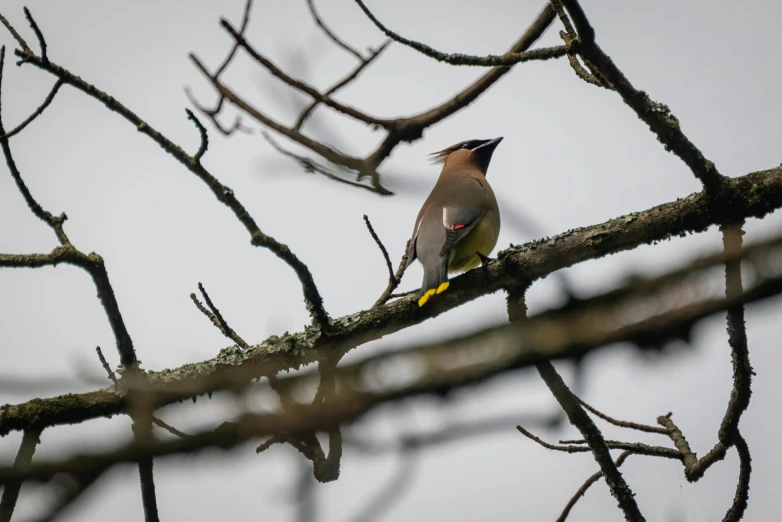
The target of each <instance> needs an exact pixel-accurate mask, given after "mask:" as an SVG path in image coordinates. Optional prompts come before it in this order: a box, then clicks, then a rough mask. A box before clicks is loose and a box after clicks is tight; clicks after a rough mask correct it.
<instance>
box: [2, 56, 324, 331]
mask: <svg viewBox="0 0 782 522" xmlns="http://www.w3.org/2000/svg"><path fill="white" fill-rule="evenodd" d="M15 52H16V54H17V56H20V57H21V58H23V59H24V60H25V61H26V62H27V63H31V64H33V65H35V66H36V67H38V68H39V69H42V70H44V71H46V72H48V73H50V74H52V75H54V76H56V77H57V78H59V79H61V80H62V81H63V82H64V83H67V84H69V85H72V86H73V87H75V88H77V89H78V90H80V91H82V92H84V93H85V94H87V95H88V96H90V97H92V98H94V99H96V100H98V101H100V102H101V103H103V104H104V105H105V106H106V108H108V109H109V110H111V111H112V112H116V113H118V114H119V115H120V116H122V117H123V118H124V119H126V120H127V121H129V122H130V123H132V124H133V125H135V126H136V128H137V129H138V131H139V132H141V133H142V134H146V135H147V136H149V137H150V138H151V139H152V140H153V141H155V142H156V143H157V144H158V145H160V147H161V148H162V149H163V150H165V151H166V152H168V153H169V154H171V155H172V156H174V158H176V159H177V160H178V161H179V162H180V163H182V164H183V165H184V166H185V167H186V168H187V169H188V170H189V171H190V172H192V173H193V174H195V175H196V176H198V178H200V179H201V180H202V181H203V182H204V183H206V185H207V186H208V187H209V188H210V189H211V190H212V193H213V194H214V195H215V197H217V199H218V200H219V201H220V202H221V203H223V204H224V205H225V206H227V207H228V208H230V209H231V210H232V211H233V213H234V215H235V216H236V218H237V219H238V220H239V221H240V222H241V223H242V225H244V227H245V229H247V231H248V232H249V233H250V236H251V240H250V243H251V244H252V245H254V246H260V247H264V248H267V249H268V250H270V251H272V253H274V254H275V255H276V256H277V257H279V258H280V259H282V260H283V261H285V262H286V263H287V264H288V266H290V267H291V268H292V269H293V270H294V271H295V272H296V275H297V276H298V278H299V281H300V282H301V285H302V291H303V293H304V301H305V306H306V307H307V310H308V311H309V312H310V315H311V316H312V319H313V323H314V324H317V325H318V326H319V327H320V329H321V331H322V332H323V333H326V332H327V331H328V326H329V323H328V314H327V313H326V310H325V309H324V308H323V299H322V298H321V296H320V293H319V292H318V289H317V287H316V286H315V282H314V281H313V279H312V274H311V273H310V271H309V268H307V266H306V265H305V264H304V263H303V262H302V261H301V260H300V259H299V258H298V257H297V256H296V255H295V254H294V253H293V252H291V250H290V249H289V248H288V246H287V245H285V244H283V243H280V242H278V241H277V240H275V239H274V238H273V237H271V236H268V235H266V234H264V233H263V232H262V231H261V230H260V228H259V227H258V225H257V224H256V222H255V220H254V219H253V218H252V216H250V213H249V212H248V211H247V209H245V208H244V206H243V205H242V204H241V203H240V202H239V200H238V199H237V198H236V196H235V195H234V192H233V191H232V190H231V189H230V188H228V187H226V186H225V185H223V184H222V183H220V182H219V181H218V180H217V178H215V177H214V176H213V175H212V174H211V173H209V171H207V170H206V169H205V168H204V166H203V165H201V163H200V161H197V160H196V157H195V156H191V155H189V154H187V153H186V152H185V151H184V150H183V149H182V148H181V147H180V146H179V145H177V144H175V143H174V142H172V141H171V140H169V139H168V138H166V137H165V136H164V135H162V134H161V133H160V132H158V131H157V130H155V129H154V128H153V127H151V126H150V125H149V124H148V123H147V122H145V121H144V120H142V119H141V118H140V117H139V116H137V115H136V114H135V113H134V112H133V111H131V110H130V109H128V108H127V107H125V106H124V105H123V104H121V103H120V102H119V101H117V100H116V99H115V98H113V97H112V96H109V95H108V94H107V93H105V92H103V91H101V90H99V89H97V88H96V87H95V86H94V85H92V84H89V83H87V82H86V81H84V80H83V79H81V78H80V77H78V76H76V75H74V74H73V73H71V72H70V71H68V70H66V69H64V68H62V67H60V66H59V65H57V64H55V63H53V62H51V61H48V60H46V61H45V60H43V59H42V58H41V57H39V56H36V55H35V54H34V53H33V52H32V51H31V50H30V49H29V48H28V49H26V50H22V51H19V50H17V51H15ZM199 131H200V129H199ZM0 134H4V131H2V132H0ZM3 143H7V140H6V141H4V142H3ZM202 146H203V143H202ZM36 215H38V214H36ZM39 217H40V216H39ZM42 219H44V218H42Z"/></svg>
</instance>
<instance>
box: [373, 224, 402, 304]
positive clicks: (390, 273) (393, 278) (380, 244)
mask: <svg viewBox="0 0 782 522" xmlns="http://www.w3.org/2000/svg"><path fill="white" fill-rule="evenodd" d="M364 223H366V225H367V230H369V235H370V236H372V239H374V240H375V243H376V244H377V247H378V248H379V249H380V252H381V253H382V254H383V259H384V260H385V262H386V268H387V269H388V285H389V287H393V288H392V289H391V290H392V291H393V290H394V289H395V288H396V287H397V286H399V280H397V278H396V275H395V274H394V266H393V265H392V264H391V258H390V257H389V256H388V250H386V247H385V245H383V242H382V241H380V238H379V237H377V233H376V232H375V229H374V228H372V223H370V222H369V218H368V217H367V215H366V214H364ZM376 304H377V303H376Z"/></svg>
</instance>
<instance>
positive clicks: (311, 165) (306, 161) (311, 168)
mask: <svg viewBox="0 0 782 522" xmlns="http://www.w3.org/2000/svg"><path fill="white" fill-rule="evenodd" d="M261 134H262V135H263V137H264V139H265V140H266V141H268V142H269V144H270V145H271V146H272V147H274V149H275V150H276V151H277V152H279V153H280V154H282V155H283V156H288V157H289V158H292V159H294V160H296V162H298V164H299V165H300V166H301V167H302V168H303V169H304V171H305V172H317V173H318V174H322V175H324V176H326V177H327V178H329V179H331V180H334V181H338V182H340V183H345V184H346V185H350V186H351V187H358V188H362V189H365V190H368V191H370V192H376V193H378V194H380V195H382V196H391V195H393V194H394V193H393V192H391V191H390V190H388V189H386V188H385V187H383V186H382V185H365V184H364V183H361V182H358V181H351V180H349V179H345V178H343V177H342V176H339V175H337V174H336V173H335V172H333V171H332V170H330V169H328V168H326V167H324V166H323V165H321V164H319V163H318V162H316V161H315V160H313V159H310V158H307V157H306V156H301V155H299V154H296V153H294V152H292V151H290V150H288V149H285V148H283V147H282V146H281V145H280V144H278V143H277V142H276V141H275V140H274V139H273V138H272V137H271V136H270V135H269V133H268V132H266V131H263V132H262V133H261Z"/></svg>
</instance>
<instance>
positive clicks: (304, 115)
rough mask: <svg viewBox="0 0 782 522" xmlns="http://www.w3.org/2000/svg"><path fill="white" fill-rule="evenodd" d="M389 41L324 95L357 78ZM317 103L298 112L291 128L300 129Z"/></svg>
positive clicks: (332, 92) (328, 94)
mask: <svg viewBox="0 0 782 522" xmlns="http://www.w3.org/2000/svg"><path fill="white" fill-rule="evenodd" d="M309 1H312V0H309ZM390 43H391V40H386V41H385V42H383V45H381V46H380V47H378V48H377V49H375V50H374V51H372V54H370V55H369V57H367V59H366V60H364V59H362V60H361V63H359V64H358V65H357V66H356V68H355V69H353V71H352V72H350V74H348V75H347V76H345V77H344V78H343V79H342V80H340V81H338V82H337V83H335V84H334V85H332V86H331V87H329V89H328V90H327V91H326V92H324V93H323V94H324V95H326V96H331V95H332V94H334V93H335V92H337V91H339V90H340V89H342V88H343V87H345V86H346V85H348V84H350V83H351V82H352V81H353V80H355V79H356V78H358V76H359V74H361V72H362V71H363V70H364V69H366V68H367V67H368V66H369V65H371V64H372V62H374V61H375V59H376V58H377V57H378V56H380V53H382V52H383V51H384V50H385V49H386V48H387V47H388V45H389V44H390ZM318 105H320V102H319V101H317V100H315V101H312V102H310V104H309V105H308V106H307V107H306V108H305V109H304V110H303V111H301V114H299V118H298V119H297V120H296V123H295V124H294V125H293V129H294V130H297V131H298V130H301V127H302V125H304V122H305V121H307V118H309V117H310V115H311V114H312V111H314V110H315V108H316V107H317V106H318Z"/></svg>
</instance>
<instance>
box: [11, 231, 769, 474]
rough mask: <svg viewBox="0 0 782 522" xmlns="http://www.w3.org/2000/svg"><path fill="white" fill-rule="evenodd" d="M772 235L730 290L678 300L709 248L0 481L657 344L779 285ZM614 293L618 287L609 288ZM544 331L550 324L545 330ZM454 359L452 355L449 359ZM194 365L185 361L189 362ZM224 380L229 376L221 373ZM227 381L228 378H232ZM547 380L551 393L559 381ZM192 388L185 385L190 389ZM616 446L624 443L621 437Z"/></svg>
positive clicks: (346, 418)
mask: <svg viewBox="0 0 782 522" xmlns="http://www.w3.org/2000/svg"><path fill="white" fill-rule="evenodd" d="M772 244H775V245H776V247H775V248H770V247H768V246H765V247H747V248H746V249H744V250H743V254H744V255H745V259H746V261H745V262H746V263H747V264H748V266H749V267H751V268H752V269H753V270H754V271H755V272H756V273H757V277H756V280H754V281H753V286H752V287H751V288H747V289H744V291H743V292H742V293H741V294H740V295H737V296H733V297H731V298H728V297H725V298H718V299H707V300H704V301H701V300H698V298H697V297H698V296H697V294H699V293H702V292H704V293H706V294H707V295H708V292H709V291H710V288H711V287H712V283H711V280H710V279H708V278H707V279H708V280H706V281H703V280H702V281H701V282H700V287H701V291H700V292H698V291H697V288H695V287H687V288H685V293H686V294H688V295H690V294H693V297H692V300H690V301H688V302H684V303H682V302H681V289H682V288H683V286H686V285H684V282H689V284H690V285H696V286H697V281H696V279H697V278H695V277H694V272H693V271H692V266H693V265H695V266H698V267H700V270H704V271H705V272H709V271H710V270H709V269H710V268H711V267H713V266H715V265H716V264H717V263H720V264H721V263H724V262H725V261H726V260H733V259H736V258H737V257H738V255H737V254H736V253H730V254H726V253H723V254H720V255H718V256H711V257H710V258H708V259H709V260H710V262H711V264H708V265H707V264H705V263H706V259H707V258H704V259H701V260H698V261H697V262H696V263H693V264H692V265H690V266H689V268H688V269H682V270H679V271H674V272H672V273H669V274H666V275H665V276H660V277H658V278H653V279H649V280H646V281H644V282H643V283H636V284H637V285H638V286H636V287H635V288H636V290H635V291H634V292H630V293H627V292H624V291H621V292H620V291H614V292H611V293H608V294H603V295H601V296H598V297H596V298H594V299H591V300H584V301H583V302H582V303H581V304H580V305H578V306H576V307H571V308H570V309H558V310H554V311H551V312H548V313H544V314H540V315H538V316H535V317H531V318H529V319H528V320H526V321H523V322H518V323H510V324H505V325H501V326H496V327H493V328H488V329H486V330H483V331H481V332H477V333H475V334H472V335H470V336H466V337H461V338H458V339H449V340H446V341H443V342H439V343H433V344H424V345H420V346H414V347H410V348H399V349H395V350H390V351H389V352H387V353H382V354H379V355H375V356H372V357H369V358H367V359H365V360H363V361H359V362H355V363H351V364H347V365H344V366H341V367H339V368H336V370H335V371H334V377H335V379H336V382H337V383H338V386H337V387H336V389H337V390H338V392H337V394H336V395H335V397H334V399H333V400H327V401H324V402H322V403H321V404H317V403H313V404H312V405H309V406H304V405H302V406H301V407H296V408H294V409H293V410H291V411H285V412H283V413H262V414H261V413H259V414H250V413H247V414H244V415H241V416H240V417H239V418H238V419H237V420H236V421H235V422H230V423H224V424H223V425H221V427H220V428H218V429H217V430H207V431H202V432H200V433H197V434H194V435H193V436H192V437H188V438H186V439H175V440H170V441H157V442H154V443H140V442H134V443H131V444H130V445H128V446H126V447H123V448H119V449H117V450H114V451H110V452H107V453H102V454H95V455H85V456H79V457H74V458H71V459H65V460H63V461H58V462H44V463H39V464H36V465H34V466H32V467H31V468H30V469H29V470H25V471H19V470H13V469H8V468H0V484H3V483H7V482H8V481H12V480H26V479H31V480H49V479H50V478H51V477H52V476H54V475H55V474H56V473H60V472H69V473H70V472H73V473H77V474H83V473H88V474H92V473H98V472H102V470H105V469H107V468H108V467H111V466H113V465H115V464H117V463H120V462H137V461H139V460H142V459H144V458H149V457H162V456H165V455H174V454H182V453H192V452H197V451H200V450H202V449H204V448H207V447H216V448H223V449H228V448H233V447H235V446H237V445H239V444H241V443H243V442H245V441H248V440H252V439H256V438H259V437H263V436H274V435H277V436H284V437H290V436H291V435H296V436H309V435H308V434H313V433H315V432H317V431H329V430H332V429H333V428H334V427H335V426H338V425H340V424H342V423H349V422H352V421H355V420H356V419H358V418H360V417H361V416H363V415H365V414H366V413H368V412H369V411H371V410H373V409H375V408H377V407H379V406H380V405H382V404H386V403H389V402H396V401H399V400H402V399H403V398H407V397H415V396H421V395H430V394H435V395H437V396H442V395H443V394H445V393H447V392H449V391H452V390H456V389H458V388H462V387H465V386H471V385H475V384H478V383H482V382H485V381H486V380H487V379H490V378H492V377H495V376H497V375H500V374H503V373H507V372H509V371H512V370H515V369H518V368H521V367H526V366H529V365H532V364H536V365H538V366H539V367H540V363H545V362H546V361H548V360H550V359H552V358H560V357H571V356H577V355H583V354H585V353H587V352H588V351H590V350H593V349H595V348H597V347H599V346H604V345H606V344H614V343H617V342H622V341H630V342H633V343H636V344H640V345H643V346H649V345H650V343H654V344H655V345H658V346H659V345H660V344H661V343H663V342H664V341H665V340H666V339H669V338H672V337H684V338H686V337H687V335H688V334H689V330H690V329H691V328H692V326H693V324H694V323H695V322H696V321H698V320H699V319H702V318H704V317H707V316H709V315H712V314H714V313H716V312H718V311H720V310H725V309H729V308H731V307H735V306H737V305H738V304H739V303H746V302H749V301H753V300H757V299H762V298H764V297H769V296H771V295H777V294H778V293H780V292H782V274H780V273H779V270H780V266H779V264H778V263H776V262H775V261H774V260H775V259H778V258H779V255H780V248H782V247H780V244H782V239H778V240H776V242H775V243H772ZM688 270H689V271H688ZM671 274H675V276H673V275H671ZM672 291H675V292H676V293H677V295H679V299H678V303H677V305H676V306H674V307H673V309H669V310H666V311H660V307H661V306H662V305H663V303H664V302H669V301H670V292H672ZM618 295H619V296H621V297H620V298H617V296H618ZM666 296H668V297H666ZM609 297H610V298H611V299H612V300H613V301H612V305H610V306H608V305H605V304H604V303H605V302H606V300H608V298H609ZM644 302H645V304H643V303H644ZM631 307H632V308H634V309H639V308H640V309H647V310H651V311H652V312H653V315H652V316H650V317H644V316H641V317H638V316H634V317H633V318H632V320H633V322H631V323H630V324H627V323H626V322H624V321H626V320H627V316H626V312H627V310H628V309H629V308H631ZM622 318H624V319H622ZM590 325H591V326H590ZM604 328H607V329H604ZM551 332H558V333H557V335H554V336H552V335H551ZM561 332H566V333H567V336H562V335H560V333H561ZM238 353H241V352H238ZM412 361H415V364H416V365H418V367H419V368H421V371H420V372H417V378H416V379H414V380H411V379H409V378H405V380H404V382H403V383H395V382H393V381H392V382H384V381H383V380H382V379H380V376H381V375H383V374H384V370H383V369H384V368H386V367H387V365H391V366H392V367H399V366H398V365H399V364H410V363H411V362H412ZM455 361H459V363H460V364H458V365H457V364H455ZM192 369H193V368H192V366H191V367H190V370H191V371H192ZM153 377H154V374H151V375H150V379H149V381H151V382H150V384H148V385H147V386H148V391H147V392H146V393H147V394H148V396H146V397H144V396H143V395H141V394H143V393H144V392H143V391H142V390H134V393H135V394H137V395H139V396H140V397H142V398H144V399H145V400H146V403H147V404H149V405H150V406H149V408H155V407H157V406H160V405H162V404H163V403H167V402H172V401H173V400H175V399H181V397H182V395H176V394H174V393H172V390H171V388H157V389H156V388H155V387H154V385H153V384H152V383H153ZM312 377H313V375H312V373H311V372H309V373H308V372H304V373H301V374H298V375H296V376H291V377H286V378H284V379H278V381H277V389H279V390H282V393H283V395H286V394H288V393H290V392H291V391H293V390H295V389H296V388H297V387H301V386H304V387H306V386H308V383H311V381H312ZM367 379H368V380H367ZM209 384H211V385H212V387H214V385H215V382H214V381H211V382H210V383H209ZM223 384H224V385H228V383H227V382H224V383H223ZM233 387H234V389H235V388H236V381H234V383H233ZM552 387H553V388H555V389H556V390H557V392H558V393H560V390H561V389H562V388H559V387H557V386H552ZM261 388H264V386H261ZM202 389H204V388H202ZM193 391H194V390H193V389H192V388H191V389H190V390H189V391H188V393H193ZM42 402H45V401H41V400H38V401H36V405H38V404H40V403H42ZM20 409H23V407H11V408H8V407H6V408H5V409H3V410H0V433H3V432H6V431H7V429H8V428H13V427H14V425H18V420H16V422H15V419H14V418H13V417H12V415H13V414H14V412H18V411H19V410H20ZM37 413H38V415H39V417H37V419H36V420H37V422H38V424H39V425H41V424H45V423H47V421H48V420H49V419H47V418H46V417H45V416H44V415H43V414H42V412H41V411H40V409H39V410H38V411H37ZM115 413H116V412H115ZM71 422H73V420H71ZM578 422H580V420H579V421H578ZM585 431H586V433H584V436H585V439H586V440H590V437H591V436H592V433H590V432H589V431H587V430H585ZM672 440H673V437H672ZM674 442H675V443H676V447H677V449H678V450H679V452H680V453H681V454H682V456H683V458H684V459H685V464H686V462H687V461H686V459H687V455H686V454H685V451H683V449H682V448H681V445H680V444H679V443H678V442H677V441H676V440H674ZM611 443H613V441H611ZM603 446H605V442H604V443H603ZM617 448H621V449H630V447H624V446H617ZM610 480H613V479H610ZM615 484H616V485H615V488H616V489H618V488H619V487H621V483H615Z"/></svg>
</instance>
